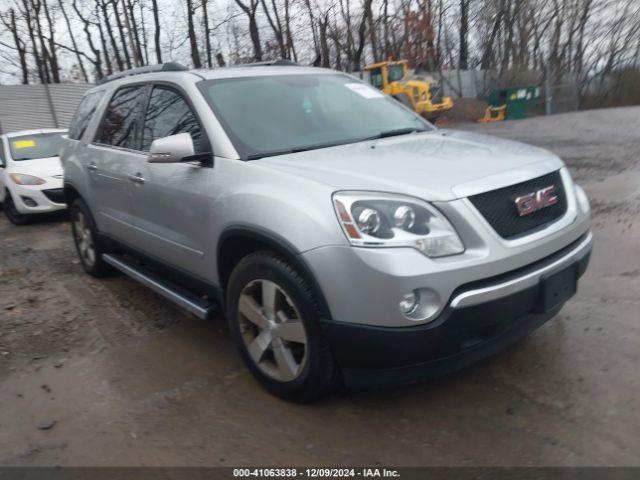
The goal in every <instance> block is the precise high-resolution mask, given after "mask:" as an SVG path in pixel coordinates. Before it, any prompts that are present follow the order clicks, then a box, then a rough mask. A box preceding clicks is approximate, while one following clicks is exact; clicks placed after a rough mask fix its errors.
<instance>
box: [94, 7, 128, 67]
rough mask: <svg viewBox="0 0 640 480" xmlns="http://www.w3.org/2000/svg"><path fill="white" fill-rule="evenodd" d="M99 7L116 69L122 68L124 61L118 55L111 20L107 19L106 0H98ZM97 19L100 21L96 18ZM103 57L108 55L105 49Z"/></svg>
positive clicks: (118, 51) (118, 50)
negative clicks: (116, 65)
mask: <svg viewBox="0 0 640 480" xmlns="http://www.w3.org/2000/svg"><path fill="white" fill-rule="evenodd" d="M100 9H101V11H102V17H103V20H104V26H105V28H106V29H107V35H108V36H109V41H110V42H111V49H112V50H113V56H114V57H115V58H116V63H117V64H118V70H120V71H122V70H124V63H123V61H122V57H121V56H120V49H119V48H118V44H117V43H116V36H115V35H114V33H113V28H112V27H111V22H110V21H109V11H108V10H107V0H100ZM98 21H100V20H99V19H98ZM105 57H108V54H107V53H106V49H105Z"/></svg>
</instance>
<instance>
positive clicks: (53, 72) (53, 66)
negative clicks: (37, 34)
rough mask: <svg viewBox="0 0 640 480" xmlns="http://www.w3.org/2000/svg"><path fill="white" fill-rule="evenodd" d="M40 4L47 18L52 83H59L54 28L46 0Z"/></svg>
mask: <svg viewBox="0 0 640 480" xmlns="http://www.w3.org/2000/svg"><path fill="white" fill-rule="evenodd" d="M42 5H43V6H44V15H45V18H46V19H47V25H48V27H49V54H50V55H51V57H50V58H51V76H52V77H53V82H54V83H60V67H59V65H58V54H57V52H56V42H55V29H54V27H53V20H52V19H51V14H50V13H49V5H48V4H47V0H42Z"/></svg>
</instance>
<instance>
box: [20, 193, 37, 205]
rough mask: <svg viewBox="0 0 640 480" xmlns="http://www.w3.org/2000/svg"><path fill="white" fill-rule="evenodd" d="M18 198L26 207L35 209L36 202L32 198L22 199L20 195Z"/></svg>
mask: <svg viewBox="0 0 640 480" xmlns="http://www.w3.org/2000/svg"><path fill="white" fill-rule="evenodd" d="M20 198H21V199H22V201H23V202H24V204H25V205H26V206H27V207H37V206H38V202H36V201H35V200H34V199H33V198H31V197H24V196H22V195H20Z"/></svg>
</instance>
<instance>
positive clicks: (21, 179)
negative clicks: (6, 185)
mask: <svg viewBox="0 0 640 480" xmlns="http://www.w3.org/2000/svg"><path fill="white" fill-rule="evenodd" d="M9 177H11V180H13V181H14V182H15V183H17V184H18V185H43V184H44V183H46V182H45V180H43V179H42V178H40V177H34V176H33V175H27V174H25V173H10V174H9Z"/></svg>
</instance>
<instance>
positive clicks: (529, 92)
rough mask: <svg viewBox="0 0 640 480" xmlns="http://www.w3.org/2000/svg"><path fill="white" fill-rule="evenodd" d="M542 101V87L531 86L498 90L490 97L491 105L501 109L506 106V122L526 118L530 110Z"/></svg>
mask: <svg viewBox="0 0 640 480" xmlns="http://www.w3.org/2000/svg"><path fill="white" fill-rule="evenodd" d="M539 99H540V87H537V86H535V85H531V86H528V87H510V88H498V89H496V90H493V91H492V92H491V94H490V95H489V99H488V101H489V105H492V106H494V107H499V106H501V105H506V106H507V109H506V112H505V119H506V120H516V119H519V118H526V117H527V116H528V113H529V110H531V108H533V107H534V106H535V105H536V103H538V100H539Z"/></svg>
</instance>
